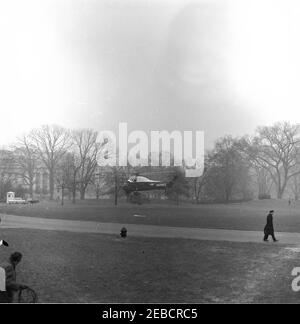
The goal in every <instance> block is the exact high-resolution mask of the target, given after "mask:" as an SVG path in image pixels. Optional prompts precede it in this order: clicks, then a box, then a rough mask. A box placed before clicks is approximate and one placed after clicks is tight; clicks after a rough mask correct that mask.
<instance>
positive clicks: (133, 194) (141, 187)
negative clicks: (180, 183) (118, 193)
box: [123, 173, 176, 205]
mask: <svg viewBox="0 0 300 324" xmlns="http://www.w3.org/2000/svg"><path fill="white" fill-rule="evenodd" d="M175 178H176V176H174V178H173V180H172V181H169V182H164V181H157V180H151V179H149V178H147V177H145V176H144V175H139V174H138V173H137V174H135V175H133V176H131V177H129V179H128V180H127V181H126V183H125V184H124V185H123V190H124V191H125V193H126V195H127V198H128V201H129V202H131V203H137V204H139V205H140V204H141V203H142V194H141V192H142V191H151V190H164V191H166V190H167V188H170V187H171V186H172V185H173V182H174V180H175Z"/></svg>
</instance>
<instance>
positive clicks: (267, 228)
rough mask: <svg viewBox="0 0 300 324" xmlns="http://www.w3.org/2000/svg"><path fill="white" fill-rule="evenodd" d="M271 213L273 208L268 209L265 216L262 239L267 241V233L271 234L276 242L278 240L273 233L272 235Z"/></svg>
mask: <svg viewBox="0 0 300 324" xmlns="http://www.w3.org/2000/svg"><path fill="white" fill-rule="evenodd" d="M273 214H274V210H270V211H269V214H268V216H267V224H266V226H265V228H264V233H265V236H264V241H265V242H268V237H269V235H271V236H272V239H273V241H274V242H277V241H278V240H277V239H276V237H275V235H274V226H273Z"/></svg>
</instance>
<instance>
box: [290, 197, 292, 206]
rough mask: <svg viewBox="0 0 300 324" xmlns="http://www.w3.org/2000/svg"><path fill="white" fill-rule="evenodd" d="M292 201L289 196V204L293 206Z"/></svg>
mask: <svg viewBox="0 0 300 324" xmlns="http://www.w3.org/2000/svg"><path fill="white" fill-rule="evenodd" d="M291 203H292V201H291V198H289V206H291Z"/></svg>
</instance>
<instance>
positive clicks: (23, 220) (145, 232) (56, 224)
mask: <svg viewBox="0 0 300 324" xmlns="http://www.w3.org/2000/svg"><path fill="white" fill-rule="evenodd" d="M0 218H1V222H0V228H30V229H41V230H54V231H67V232H80V233H102V234H116V235H119V233H120V229H121V228H122V227H123V226H125V227H126V228H127V230H128V235H129V236H143V237H166V238H185V239H196V240H211V241H231V242H261V243H263V242H262V232H257V231H239V230H223V229H206V228H189V227H169V226H157V225H137V224H119V223H97V222H92V221H75V220H62V219H49V218H36V217H25V216H13V215H6V214H0ZM276 236H277V238H278V239H279V243H276V244H300V233H285V232H278V233H277V234H276ZM264 244H266V243H264ZM270 244H272V243H270Z"/></svg>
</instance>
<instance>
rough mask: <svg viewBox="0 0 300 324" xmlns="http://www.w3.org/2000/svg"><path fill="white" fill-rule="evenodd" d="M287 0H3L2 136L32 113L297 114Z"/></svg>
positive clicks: (260, 121)
mask: <svg viewBox="0 0 300 324" xmlns="http://www.w3.org/2000/svg"><path fill="white" fill-rule="evenodd" d="M299 14H300V3H298V1H296V0H284V1H283V0H282V1H279V0H272V1H271V0H249V1H246V0H245V1H242V0H236V1H234V0H228V1H226V0H224V1H221V0H220V1H217V0H216V1H214V0H211V1H208V0H199V1H188V0H160V1H157V0H148V1H146V0H136V1H131V0H122V1H121V0H119V1H114V0H109V1H108V0H68V1H67V0H59V1H55V0H51V1H50V0H37V1H33V0H26V1H14V0H11V1H0V39H1V43H0V47H1V48H0V113H1V115H0V116H1V118H2V119H1V120H2V123H1V127H0V144H6V143H8V142H11V141H13V140H14V138H15V137H16V136H17V135H18V134H21V133H22V132H24V131H27V130H29V129H30V128H32V127H36V126H38V125H40V124H46V123H47V124H49V123H55V124H60V125H62V126H66V127H72V128H73V127H74V128H75V127H89V128H94V129H95V130H99V131H100V130H104V129H108V130H116V129H117V127H118V124H119V122H127V123H128V127H129V130H145V131H149V130H169V131H172V130H176V129H178V130H182V131H183V130H204V132H205V137H206V145H207V146H210V145H211V144H212V143H213V141H214V140H215V139H216V138H218V137H220V136H223V135H225V134H233V135H243V134H245V133H252V132H253V131H254V129H255V128H256V126H258V125H265V124H266V125H269V124H271V123H273V122H275V121H277V120H282V119H285V120H291V121H293V122H300V98H299V94H300V91H299V90H300V89H299V87H300V77H299V76H300V73H299V72H300V59H299V58H300V43H299V40H300V35H299V34H300V32H299V30H300V22H299V21H300V20H299Z"/></svg>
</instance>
